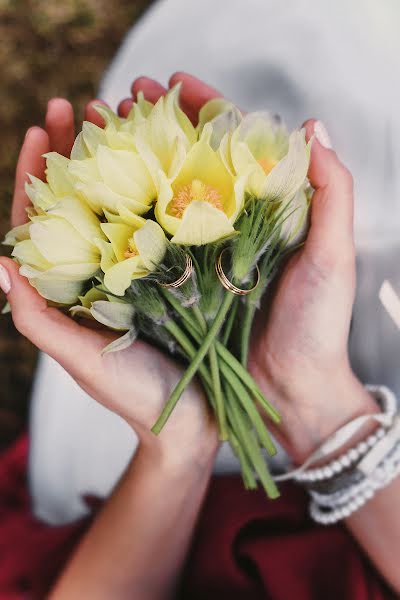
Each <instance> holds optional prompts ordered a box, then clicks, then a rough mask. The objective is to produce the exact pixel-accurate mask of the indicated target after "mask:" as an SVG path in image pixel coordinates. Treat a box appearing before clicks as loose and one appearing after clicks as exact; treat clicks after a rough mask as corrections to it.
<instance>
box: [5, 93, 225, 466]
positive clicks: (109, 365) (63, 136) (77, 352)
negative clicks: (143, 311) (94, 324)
mask: <svg viewBox="0 0 400 600" xmlns="http://www.w3.org/2000/svg"><path fill="white" fill-rule="evenodd" d="M120 112H121V111H120ZM85 117H86V120H91V121H92V122H95V123H96V124H97V125H99V126H102V120H101V118H100V117H99V115H98V114H97V113H96V112H95V111H94V109H93V107H92V103H89V105H88V106H87V107H86V114H85ZM74 136H75V133H74V115H73V110H72V106H71V105H70V104H69V102H67V101H65V100H62V99H54V100H52V101H50V102H49V106H48V111H47V116H46V130H43V129H41V128H39V127H33V128H31V129H30V130H29V131H28V133H27V135H26V138H25V141H24V144H23V147H22V150H21V153H20V158H19V161H18V166H17V172H16V184H15V193H14V199H13V207H12V225H13V226H16V225H20V224H22V223H24V222H26V220H27V215H26V211H25V208H26V207H27V206H28V205H29V199H28V197H27V196H26V194H25V191H24V184H25V181H26V173H30V174H33V175H35V176H36V177H40V178H44V169H45V163H44V159H43V158H42V155H43V154H44V153H46V152H49V151H50V150H52V151H57V152H60V153H61V154H64V155H69V153H70V151H71V147H72V144H73V141H74ZM0 264H1V266H2V267H3V268H5V269H6V274H7V275H8V278H9V280H10V285H11V288H10V291H9V293H8V294H7V298H8V301H9V302H10V305H11V309H12V316H13V319H14V323H15V326H16V327H17V329H18V330H19V331H20V332H21V333H22V334H23V335H25V336H26V337H27V338H29V339H30V340H31V341H32V342H33V343H34V344H35V345H36V346H37V347H38V348H39V349H41V350H42V351H44V352H46V353H47V354H49V355H50V356H52V357H53V358H54V359H55V360H57V361H58V362H59V363H60V364H61V365H62V366H63V367H64V368H65V369H66V371H68V373H69V374H70V375H71V376H72V377H73V378H74V379H75V380H76V381H77V382H78V383H79V385H80V386H81V387H82V388H83V389H84V390H85V391H86V392H87V393H88V394H89V395H90V396H92V397H93V398H94V399H96V400H97V401H99V402H100V403H101V404H103V405H104V406H106V407H107V408H109V409H110V410H112V411H114V412H116V413H118V414H119V415H121V416H122V417H123V418H124V419H125V420H126V421H127V422H128V423H129V424H130V425H131V426H132V427H133V428H134V429H135V431H136V432H137V434H138V435H139V438H140V442H141V445H142V447H146V448H147V449H148V450H149V451H151V452H155V453H157V455H159V457H161V458H165V460H166V461H168V462H169V463H170V464H177V463H180V464H182V463H183V462H186V463H187V464H189V463H190V462H192V461H193V459H195V460H200V458H201V460H204V461H205V460H207V459H208V457H212V456H213V454H214V452H215V449H216V447H217V436H216V431H215V426H214V423H213V420H212V419H211V417H210V415H209V413H208V410H207V405H206V403H205V401H204V399H203V396H202V392H201V391H200V389H199V387H197V385H196V384H193V385H191V386H190V387H189V388H188V390H187V392H186V393H185V395H184V397H183V401H182V402H181V403H179V406H178V407H177V408H176V410H175V411H174V415H173V416H172V418H171V419H170V420H169V422H168V424H167V425H166V426H165V428H164V430H163V431H162V433H161V434H160V435H159V436H158V437H157V436H155V435H154V434H152V433H151V432H150V428H151V426H152V425H153V424H154V422H155V421H156V419H157V417H158V415H159V413H160V412H161V409H162V407H163V404H164V403H165V401H166V400H167V399H168V396H169V393H170V392H171V390H172V389H173V387H174V386H175V384H176V383H177V381H178V380H179V378H180V375H181V369H180V367H179V366H178V365H177V364H175V363H174V362H173V361H172V360H169V359H168V358H167V357H166V356H165V355H164V354H163V353H161V352H159V351H158V350H157V349H155V348H153V347H152V346H150V345H148V344H145V343H143V342H140V341H139V342H136V343H135V344H134V345H133V346H132V347H131V348H129V349H128V350H125V351H122V352H118V353H115V354H107V355H105V356H102V355H101V350H102V349H103V348H104V347H105V346H106V345H107V344H108V343H109V342H110V341H112V340H113V339H115V338H116V337H117V334H115V333H113V332H111V331H100V330H92V329H89V328H87V327H85V326H82V325H80V324H79V323H77V322H76V321H74V320H72V319H71V318H70V317H69V316H67V315H65V314H63V312H62V311H60V310H57V309H56V308H52V307H49V306H48V305H47V302H46V300H44V299H43V298H42V297H41V296H40V295H39V294H38V293H37V292H36V290H35V289H34V288H33V287H31V286H30V284H29V282H28V280H27V279H25V278H24V277H21V276H20V275H19V274H18V266H17V264H16V263H15V262H14V261H12V260H10V259H7V258H1V260H0Z"/></svg>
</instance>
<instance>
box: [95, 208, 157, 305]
mask: <svg viewBox="0 0 400 600" xmlns="http://www.w3.org/2000/svg"><path fill="white" fill-rule="evenodd" d="M108 217H109V219H111V222H108V223H102V225H101V228H102V230H103V232H104V233H105V235H106V236H107V238H108V240H109V241H108V242H106V241H100V242H99V248H100V251H101V268H102V270H103V272H104V285H105V287H106V288H107V290H109V291H110V292H111V293H112V294H116V295H117V296H123V295H124V293H125V291H126V290H127V289H128V287H129V286H130V284H131V282H132V280H133V279H137V278H140V277H145V276H146V275H148V274H149V273H150V272H151V271H154V270H155V269H156V267H157V265H158V264H159V263H160V262H161V261H162V259H163V258H164V254H165V250H166V245H167V240H166V238H165V235H164V232H163V230H162V229H161V227H160V226H159V225H158V224H157V223H155V222H154V221H150V220H147V221H146V220H145V219H142V218H141V217H138V216H132V215H131V218H130V221H131V222H130V224H127V223H126V222H123V218H121V217H118V216H115V215H108Z"/></svg>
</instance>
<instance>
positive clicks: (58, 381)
mask: <svg viewBox="0 0 400 600" xmlns="http://www.w3.org/2000/svg"><path fill="white" fill-rule="evenodd" d="M399 25H400V8H399V4H398V1H397V0H381V2H379V3H377V2H375V1H374V0H351V1H350V2H348V1H345V0H336V2H330V1H329V0H285V2H281V1H278V0H276V1H275V0H246V1H244V0H243V1H240V0H218V2H215V0H191V1H190V2H188V1H187V0H161V1H159V2H157V3H156V4H155V5H154V6H153V8H152V9H151V10H150V11H148V13H146V14H145V16H144V17H143V18H142V20H141V21H140V22H139V23H138V24H137V25H136V26H135V27H134V28H133V29H132V30H131V32H130V33H129V35H128V36H127V38H126V39H125V41H124V43H123V45H122V47H121V49H120V51H119V53H118V54H117V56H116V58H115V59H114V61H113V63H112V64H111V66H110V68H109V70H108V71H107V73H106V75H105V77H104V80H103V83H102V86H101V97H103V98H104V99H105V100H107V101H108V102H109V103H110V104H111V105H112V106H113V107H115V106H116V105H117V103H118V101H119V100H120V99H121V98H123V97H126V96H127V95H128V94H129V86H130V83H131V81H132V79H133V78H135V77H137V76H139V75H141V74H144V73H145V74H147V75H149V76H152V77H155V78H157V79H159V80H161V81H162V82H164V83H166V82H167V80H168V77H169V75H170V74H171V73H173V72H174V71H176V70H186V71H188V72H192V73H194V74H196V75H197V76H199V77H200V78H204V79H205V80H206V81H207V82H209V83H210V84H212V85H214V86H215V87H217V88H219V89H221V90H223V92H224V93H225V95H226V96H227V97H229V98H231V99H232V100H233V101H235V102H236V103H237V104H238V105H239V106H242V107H246V109H249V110H254V109H270V110H272V111H274V112H279V113H281V114H282V115H283V117H284V118H285V120H286V121H287V123H288V125H289V126H290V127H295V126H298V125H299V124H301V123H302V122H303V120H305V119H306V118H308V117H311V116H313V117H317V118H319V119H321V120H323V121H324V123H325V124H326V126H327V128H328V131H329V132H330V135H331V138H332V141H333V144H334V147H335V149H336V150H337V152H338V154H339V156H340V157H341V158H342V160H343V161H344V162H345V163H346V164H347V165H348V166H349V167H350V169H351V171H352V172H353V174H354V177H355V182H356V240H357V246H358V293H357V301H356V305H355V311H354V318H353V325H352V332H351V340H350V352H351V359H352V364H353V367H354V369H355V371H356V372H357V374H358V375H359V377H360V378H361V380H362V381H363V382H371V383H381V384H387V385H389V386H390V387H391V388H392V389H394V390H395V391H396V392H397V393H400V370H399V366H400V332H399V331H398V330H397V329H396V328H395V326H394V324H393V323H392V322H391V320H390V318H389V317H388V315H387V314H386V313H385V311H384V310H383V308H382V307H381V306H380V303H379V300H378V290H379V287H380V285H381V283H382V281H383V280H384V279H386V278H388V279H389V280H390V281H391V282H392V284H393V286H394V287H395V289H396V290H397V291H400V269H399V260H400V175H399V173H400V142H399V139H400V81H399V79H400V76H399V62H400V61H399V57H400V37H399V35H398V31H399ZM135 445H136V440H135V439H134V436H133V435H132V432H131V430H130V429H129V428H128V427H127V426H126V425H125V423H124V422H123V421H122V420H121V419H120V418H119V417H117V416H115V415H114V414H112V413H110V412H109V411H107V410H106V409H105V408H103V407H101V406H99V405H97V404H96V403H95V402H94V401H93V400H92V399H90V398H89V397H88V396H87V395H86V394H84V393H83V392H82V391H81V390H80V389H79V388H78V387H77V385H76V384H75V383H74V382H73V381H72V380H71V379H70V378H69V377H68V376H67V375H66V373H65V372H64V371H63V370H62V369H61V368H60V367H59V366H58V365H57V364H56V363H54V362H53V361H51V360H50V359H49V358H48V357H46V356H42V357H41V360H40V364H39V369H38V373H37V377H36V381H35V388H34V393H33V398H32V419H31V463H30V482H31V491H32V496H33V502H34V510H35V513H36V514H37V515H38V516H39V517H40V518H42V519H44V520H46V521H48V522H51V523H62V522H67V521H69V520H72V519H75V518H77V517H79V516H81V515H82V514H84V513H85V511H86V507H85V505H84V504H83V502H82V500H81V496H82V494H86V493H90V494H96V495H100V496H106V495H108V494H109V492H110V491H111V489H112V488H113V486H114V484H115V482H116V480H117V479H118V478H119V476H120V474H121V473H122V471H123V469H124V468H125V466H126V464H127V462H128V460H129V458H130V456H131V455H132V452H133V451H134V449H135ZM237 468H238V465H237V463H236V461H235V459H234V457H233V456H232V455H231V453H230V452H229V449H227V448H223V449H222V450H221V453H220V455H219V457H218V460H217V464H216V470H217V471H219V472H221V471H235V470H237Z"/></svg>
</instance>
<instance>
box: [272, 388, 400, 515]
mask: <svg viewBox="0 0 400 600" xmlns="http://www.w3.org/2000/svg"><path fill="white" fill-rule="evenodd" d="M366 387H367V389H368V391H369V392H370V393H371V394H372V395H373V396H374V397H375V400H376V401H377V404H378V405H379V406H380V408H381V410H382V412H381V413H376V414H371V415H364V416H362V417H357V418H356V419H354V420H353V421H351V422H350V423H348V424H347V425H345V426H344V427H341V428H340V429H339V430H338V431H337V432H335V433H334V434H333V435H332V436H331V437H330V438H329V439H328V440H327V441H326V442H324V444H322V446H321V447H320V448H318V449H317V450H316V451H315V452H314V453H313V454H312V455H311V456H310V457H309V458H308V459H307V460H306V461H305V463H304V464H303V465H301V466H300V467H299V468H297V469H294V470H291V471H289V472H288V473H285V474H283V475H279V476H277V477H275V480H277V481H283V480H286V479H293V480H295V481H297V482H299V483H301V484H303V485H305V486H306V487H307V489H308V491H309V493H310V495H311V498H312V501H311V504H310V514H311V516H312V518H313V519H314V520H315V521H317V522H318V523H322V524H324V525H329V524H333V523H336V522H337V521H339V520H341V519H344V518H347V517H349V516H350V515H351V514H352V513H353V512H355V511H356V510H358V509H359V508H360V507H361V506H363V505H364V504H365V503H366V502H367V501H368V500H369V499H371V498H372V497H373V496H374V495H375V493H376V492H377V491H378V490H379V489H382V488H383V487H385V486H387V485H388V484H389V483H390V482H391V481H393V479H394V478H395V477H397V476H398V475H400V415H399V414H397V413H396V411H397V402H396V397H395V396H394V394H393V393H392V392H391V391H390V390H389V389H388V388H386V387H384V386H371V385H370V386H366ZM371 419H373V420H375V421H376V422H377V423H380V427H379V429H377V431H375V433H373V434H371V435H369V436H368V437H367V438H366V439H365V440H363V441H362V442H359V443H358V444H357V445H356V446H355V447H353V448H350V449H349V450H347V451H346V452H345V453H344V454H342V455H341V456H340V457H339V458H336V459H335V460H333V461H331V462H330V463H328V464H326V465H324V466H322V467H318V468H315V467H314V468H310V467H312V465H313V464H315V463H317V462H319V461H320V460H321V459H323V458H326V457H327V456H328V455H329V454H332V452H337V451H338V450H339V449H340V448H341V447H343V446H344V445H346V444H347V443H348V442H349V440H350V439H351V438H352V437H353V436H354V435H355V433H357V432H358V431H359V429H360V428H361V427H362V426H364V425H365V423H366V422H368V421H369V420H371Z"/></svg>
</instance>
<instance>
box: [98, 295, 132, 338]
mask: <svg viewBox="0 0 400 600" xmlns="http://www.w3.org/2000/svg"><path fill="white" fill-rule="evenodd" d="M90 312H91V313H92V315H93V316H94V318H95V319H96V321H98V322H99V323H102V324H103V325H106V327H111V329H117V330H119V331H123V330H124V329H131V327H132V325H133V317H134V315H135V309H134V308H133V306H132V304H127V303H125V302H108V301H107V300H97V301H95V302H93V304H92V306H91V309H90Z"/></svg>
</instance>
